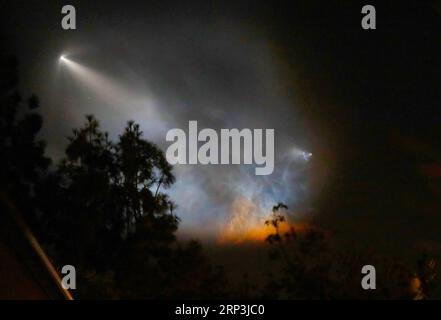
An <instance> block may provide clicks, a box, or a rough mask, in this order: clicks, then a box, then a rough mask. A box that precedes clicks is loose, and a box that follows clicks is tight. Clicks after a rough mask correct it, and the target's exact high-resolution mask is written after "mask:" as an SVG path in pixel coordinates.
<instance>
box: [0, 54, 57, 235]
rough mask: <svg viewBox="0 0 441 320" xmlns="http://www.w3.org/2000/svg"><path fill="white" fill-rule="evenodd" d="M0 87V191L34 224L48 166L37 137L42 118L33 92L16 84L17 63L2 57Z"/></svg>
mask: <svg viewBox="0 0 441 320" xmlns="http://www.w3.org/2000/svg"><path fill="white" fill-rule="evenodd" d="M1 62H2V65H1V68H0V69H1V71H2V77H1V85H0V86H1V87H0V90H1V92H0V150H1V156H0V192H1V193H2V196H3V197H7V198H8V199H9V200H10V201H13V202H14V203H15V205H16V206H17V207H18V208H19V210H20V211H21V212H23V213H24V214H25V216H26V218H27V220H28V222H29V223H31V224H32V225H33V226H34V227H36V225H37V223H36V221H37V220H38V210H37V207H38V206H37V204H38V203H37V199H36V196H35V194H36V190H38V189H39V188H40V187H41V183H42V178H43V177H44V175H45V172H46V170H47V168H48V166H49V165H50V160H49V159H48V158H46V157H45V156H44V149H45V144H44V142H43V141H39V140H37V135H38V133H39V131H40V129H41V127H42V122H43V121H42V118H41V116H40V115H39V114H37V113H36V112H34V110H35V109H38V107H39V101H38V98H37V97H36V96H34V95H32V96H30V97H29V98H28V99H24V98H22V96H21V95H20V92H19V87H18V63H17V61H16V59H15V58H13V57H11V58H8V59H2V61H1Z"/></svg>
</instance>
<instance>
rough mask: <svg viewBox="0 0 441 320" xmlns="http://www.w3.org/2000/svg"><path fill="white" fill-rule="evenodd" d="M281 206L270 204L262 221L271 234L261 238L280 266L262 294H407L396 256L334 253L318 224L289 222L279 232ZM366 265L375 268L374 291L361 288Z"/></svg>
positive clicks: (343, 296)
mask: <svg viewBox="0 0 441 320" xmlns="http://www.w3.org/2000/svg"><path fill="white" fill-rule="evenodd" d="M283 209H287V207H286V206H285V205H283V204H282V205H280V204H279V205H277V206H275V207H274V208H273V217H272V218H271V219H269V220H268V221H266V222H265V223H266V224H267V225H271V226H273V227H274V230H275V231H274V233H273V234H271V235H269V236H268V237H267V239H266V241H267V242H268V243H269V244H270V245H271V250H270V257H271V258H272V259H273V260H276V261H279V262H281V270H280V272H278V273H273V274H272V275H271V277H270V279H269V282H268V284H267V286H266V288H265V290H264V296H266V297H270V296H274V295H275V294H278V297H280V298H295V299H351V298H352V299H371V298H375V299H391V298H400V299H404V298H413V297H414V292H412V290H411V288H410V281H411V273H410V272H409V271H408V269H407V268H405V267H404V266H403V265H402V264H401V263H400V262H399V261H398V260H396V259H393V258H389V257H383V256H381V255H378V254H375V253H374V252H373V251H372V250H367V251H362V252H355V251H353V252H351V251H347V250H346V251H340V250H338V249H336V248H333V247H332V246H330V244H329V242H330V241H329V238H328V237H327V236H326V234H325V233H324V232H323V231H322V230H321V229H319V228H314V227H310V228H308V229H307V230H302V231H301V232H298V231H297V230H296V229H295V226H291V228H290V230H289V231H288V232H285V233H282V232H281V231H280V228H279V226H280V223H283V222H285V221H286V218H285V216H284V213H283V211H282V210H283ZM367 264H371V265H374V266H375V268H376V274H377V289H376V290H363V289H362V287H361V279H362V277H363V275H362V274H361V269H362V267H363V266H364V265H367Z"/></svg>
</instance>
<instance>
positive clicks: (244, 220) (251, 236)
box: [218, 198, 309, 244]
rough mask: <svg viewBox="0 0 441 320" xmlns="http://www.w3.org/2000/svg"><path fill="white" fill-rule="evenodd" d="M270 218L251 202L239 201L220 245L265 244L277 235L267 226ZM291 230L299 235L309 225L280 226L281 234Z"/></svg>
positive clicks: (286, 223) (281, 224) (220, 237)
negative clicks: (264, 242)
mask: <svg viewBox="0 0 441 320" xmlns="http://www.w3.org/2000/svg"><path fill="white" fill-rule="evenodd" d="M270 218H271V213H266V214H265V213H263V212H262V210H261V209H260V208H259V207H258V206H257V205H255V204H254V203H253V202H252V201H251V200H249V199H245V198H241V199H238V200H236V201H235V202H234V203H233V206H232V210H231V214H230V219H229V221H228V223H227V224H226V226H225V227H224V228H223V229H222V230H221V233H220V236H219V239H218V240H219V243H221V244H227V243H236V244H238V243H247V242H248V243H249V242H254V243H257V242H263V241H265V239H266V238H267V237H268V236H269V235H271V234H274V233H275V228H274V227H273V226H272V225H265V221H266V220H268V219H270ZM291 228H294V230H295V232H296V233H299V232H303V231H305V230H306V229H307V228H309V225H308V224H306V223H299V224H292V223H289V222H283V223H280V224H279V233H280V234H282V235H283V234H285V233H286V232H289V231H290V230H291Z"/></svg>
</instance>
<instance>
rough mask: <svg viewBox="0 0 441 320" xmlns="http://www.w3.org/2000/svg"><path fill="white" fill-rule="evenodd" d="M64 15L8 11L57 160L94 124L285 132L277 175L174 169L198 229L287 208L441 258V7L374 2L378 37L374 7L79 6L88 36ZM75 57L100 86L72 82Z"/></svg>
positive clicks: (6, 23)
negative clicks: (368, 21) (78, 129)
mask: <svg viewBox="0 0 441 320" xmlns="http://www.w3.org/2000/svg"><path fill="white" fill-rule="evenodd" d="M63 3H64V2H56V1H6V2H3V3H2V5H1V6H2V8H1V12H2V14H3V17H2V25H3V28H2V29H3V34H4V35H5V36H6V38H4V39H3V41H5V42H6V43H7V51H6V53H13V54H16V55H17V56H18V58H19V61H20V65H21V78H22V85H23V88H24V89H25V91H26V92H35V93H36V94H38V95H39V96H40V98H41V101H42V113H43V115H44V120H45V125H44V131H43V134H42V136H43V138H45V139H46V140H47V141H48V152H49V153H50V154H51V155H52V156H53V157H55V158H57V157H60V156H61V155H62V152H63V148H64V146H65V143H66V139H65V137H66V135H67V134H68V133H69V132H70V130H71V128H72V127H75V126H78V125H79V124H81V122H82V119H83V116H84V115H85V114H88V113H93V114H95V115H96V116H97V118H98V119H99V120H100V121H101V124H102V126H103V128H104V129H106V130H108V131H109V132H110V133H111V134H112V135H113V136H116V135H117V134H118V133H119V132H120V130H121V128H122V127H123V126H124V123H125V122H126V121H127V120H129V119H134V120H135V121H137V122H139V123H140V124H141V127H142V129H143V131H144V132H145V135H146V138H148V139H150V140H152V141H154V142H155V143H157V144H158V145H160V146H161V147H163V148H164V149H165V148H166V146H167V144H166V142H165V132H166V131H167V130H168V129H171V128H174V127H181V128H184V129H185V128H186V126H187V123H188V121H189V120H198V121H199V124H200V125H201V127H202V126H203V127H211V128H214V129H219V128H233V127H237V128H274V129H275V131H276V138H275V142H276V159H275V160H276V167H275V171H274V173H273V174H272V175H271V176H268V177H256V176H254V174H253V170H250V168H248V167H245V166H224V167H220V166H179V167H177V168H175V172H176V175H177V184H176V185H175V186H174V187H173V189H172V190H171V195H172V198H174V199H175V201H176V202H177V204H178V214H179V215H180V216H181V217H182V227H183V229H184V230H186V231H188V232H192V233H204V234H207V233H208V234H216V233H217V232H218V231H219V229H220V230H222V229H225V228H226V227H228V225H229V223H230V222H231V219H232V216H233V218H234V215H241V216H242V215H244V216H245V217H246V218H247V219H248V220H249V221H255V222H251V223H260V220H259V219H260V218H261V217H263V216H265V214H266V212H267V211H268V210H269V209H270V207H271V206H272V205H273V204H274V203H276V202H278V201H284V202H286V203H287V204H288V205H289V206H290V208H291V210H292V218H293V219H294V220H296V219H300V218H302V219H308V220H312V221H313V222H314V223H318V224H321V225H323V226H324V227H325V228H326V229H328V230H330V231H331V232H332V233H333V234H334V235H335V238H337V239H339V240H342V241H346V242H348V243H357V244H363V245H364V244H372V245H374V246H378V247H380V248H384V249H385V250H389V249H391V250H396V251H397V252H398V251H400V252H404V251H411V250H420V249H421V248H422V247H425V248H426V247H428V248H430V249H433V250H438V248H441V247H440V245H441V242H440V241H441V236H440V235H439V227H440V226H441V221H440V207H441V206H440V200H439V199H440V185H439V183H440V180H439V176H438V177H437V176H436V170H437V169H436V168H437V166H440V165H441V163H440V142H441V139H439V136H440V123H441V121H440V120H441V117H440V98H441V90H440V89H441V88H440V86H441V81H440V80H441V78H440V75H441V62H440V60H441V58H440V57H441V42H440V39H441V37H440V33H441V21H440V20H441V19H440V12H441V4H440V2H439V1H431V2H429V1H427V2H426V1H413V2H406V1H404V2H397V1H395V2H393V1H381V2H377V1H369V4H373V5H375V6H376V9H377V29H376V30H374V31H365V30H362V28H361V27H360V21H361V17H362V15H361V7H362V6H363V5H364V4H367V3H366V2H363V1H326V2H325V1H289V2H281V1H271V2H269V1H268V2H261V3H256V2H255V1H240V2H239V3H237V2H228V1H222V2H220V1H219V2H213V1H203V2H191V1H190V2H188V1H185V2H176V3H175V2H166V3H162V4H161V3H160V2H155V3H152V2H149V1H141V2H135V1H133V2H132V1H124V2H122V1H71V2H68V3H69V4H73V5H75V7H76V9H77V30H75V31H63V30H61V28H60V21H61V14H60V10H61V5H62V4H63ZM60 54H68V55H69V56H70V57H71V58H72V60H73V61H75V62H77V63H79V64H81V65H82V66H84V67H85V68H87V69H86V70H89V71H88V73H87V74H83V75H81V74H75V73H72V72H70V71H69V70H65V69H62V68H61V70H60V66H59V64H58V57H59V56H60ZM293 150H304V151H307V152H311V153H312V154H313V157H312V158H311V160H310V161H309V162H306V161H303V160H302V159H300V158H296V157H293V156H292V151H293ZM427 168H429V169H427ZM433 168H435V169H433ZM428 171H429V173H428ZM434 171H435V173H434ZM244 207H245V209H243V208H244ZM237 208H240V210H237Z"/></svg>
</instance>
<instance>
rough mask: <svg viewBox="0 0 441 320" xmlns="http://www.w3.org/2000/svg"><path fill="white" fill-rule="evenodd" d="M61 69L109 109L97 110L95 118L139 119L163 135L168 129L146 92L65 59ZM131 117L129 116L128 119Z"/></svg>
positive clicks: (60, 66)
mask: <svg viewBox="0 0 441 320" xmlns="http://www.w3.org/2000/svg"><path fill="white" fill-rule="evenodd" d="M58 61H59V63H60V64H59V68H61V69H63V70H64V71H65V72H69V73H70V75H71V76H72V77H73V78H74V79H75V80H76V81H77V82H78V84H80V85H81V86H82V88H83V89H84V95H87V96H88V97H89V98H95V99H97V101H99V102H100V103H103V105H104V106H105V108H106V111H104V110H102V111H100V110H95V115H97V116H98V117H101V118H104V116H101V112H102V113H103V114H106V115H107V118H109V113H110V114H112V115H113V118H119V119H124V120H122V122H121V123H124V121H126V119H127V118H129V119H137V121H138V123H140V124H141V126H142V127H143V128H145V130H148V132H149V133H159V132H162V131H163V130H165V129H164V121H163V120H162V117H161V114H160V112H159V110H158V107H157V105H156V104H157V103H156V101H155V99H153V98H152V97H151V96H149V95H146V94H145V93H143V92H136V91H135V90H132V89H131V88H130V87H128V86H127V85H124V84H122V83H120V82H119V81H117V80H115V79H112V78H111V77H108V76H107V75H105V74H102V73H101V72H99V71H96V70H94V69H92V68H90V67H88V66H86V65H83V64H81V63H78V62H76V61H74V60H72V59H70V58H66V56H65V55H61V56H60V57H59V59H58ZM127 115H128V116H127Z"/></svg>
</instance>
